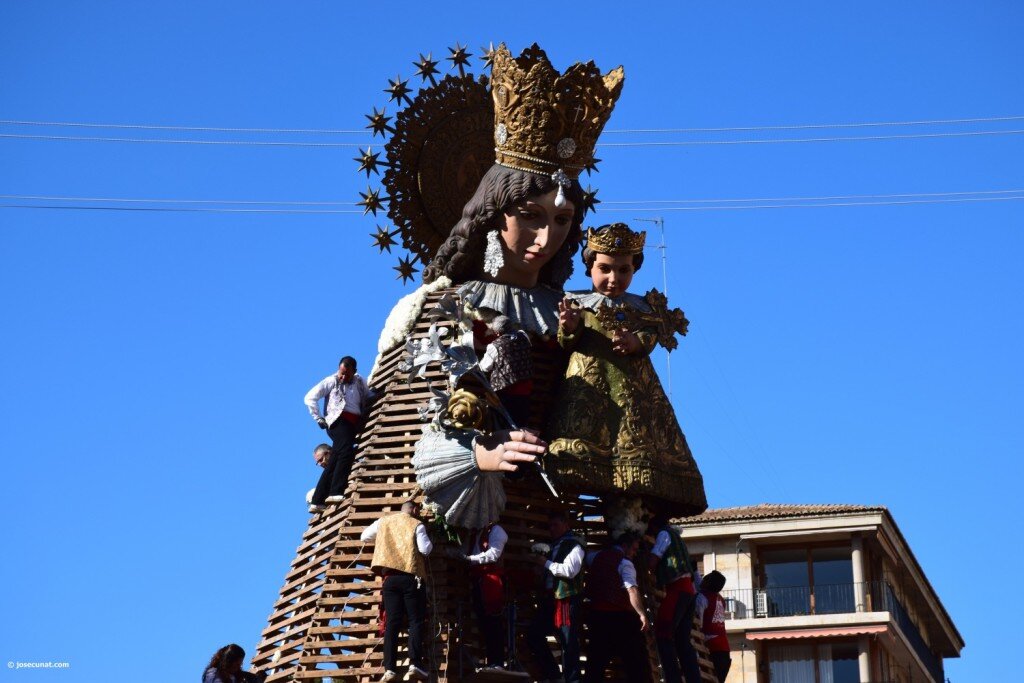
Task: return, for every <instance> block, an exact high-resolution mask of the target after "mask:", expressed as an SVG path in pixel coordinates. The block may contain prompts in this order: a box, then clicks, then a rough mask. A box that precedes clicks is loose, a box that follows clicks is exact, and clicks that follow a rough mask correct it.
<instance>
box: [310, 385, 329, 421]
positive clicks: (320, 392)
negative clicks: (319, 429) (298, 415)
mask: <svg viewBox="0 0 1024 683" xmlns="http://www.w3.org/2000/svg"><path fill="white" fill-rule="evenodd" d="M330 380H331V378H330V377H325V378H324V379H322V380H320V381H319V382H317V383H316V384H315V385H314V386H313V388H312V389H310V390H309V391H307V392H306V398H305V403H306V408H308V409H309V414H310V415H312V416H313V419H314V420H319V419H320V418H321V417H323V415H321V414H320V399H322V398H323V397H324V396H326V395H327V394H329V393H330V391H331V388H330Z"/></svg>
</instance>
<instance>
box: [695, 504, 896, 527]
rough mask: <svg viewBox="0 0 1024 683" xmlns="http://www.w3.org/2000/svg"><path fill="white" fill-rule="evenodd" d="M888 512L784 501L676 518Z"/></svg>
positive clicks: (875, 507) (697, 520)
mask: <svg viewBox="0 0 1024 683" xmlns="http://www.w3.org/2000/svg"><path fill="white" fill-rule="evenodd" d="M864 512H888V510H887V509H886V508H885V507H883V506H881V505H845V504H825V505H813V504H812V505H792V504H783V503H760V504H758V505H742V506H740V507H734V508H709V509H707V510H705V511H704V512H702V513H701V514H699V515H694V516H693V517H683V518H681V519H678V520H675V521H676V522H677V523H679V524H682V525H684V526H688V525H690V524H705V523H715V522H735V521H741V520H748V519H773V518H778V517H816V516H819V515H837V514H838V515H841V514H844V513H856V514H859V513H864Z"/></svg>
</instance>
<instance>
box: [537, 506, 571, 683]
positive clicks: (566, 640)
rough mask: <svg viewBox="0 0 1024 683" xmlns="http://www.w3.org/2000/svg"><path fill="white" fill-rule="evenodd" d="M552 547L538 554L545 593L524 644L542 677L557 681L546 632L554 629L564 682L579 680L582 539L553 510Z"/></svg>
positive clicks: (562, 515)
mask: <svg viewBox="0 0 1024 683" xmlns="http://www.w3.org/2000/svg"><path fill="white" fill-rule="evenodd" d="M548 530H549V531H550V532H551V539H552V543H551V548H550V550H549V551H548V553H547V556H546V557H545V556H538V557H537V562H538V563H542V564H543V565H544V593H543V594H542V595H541V596H540V599H539V600H538V602H537V611H536V613H535V614H534V617H533V621H532V622H531V623H530V627H529V629H528V630H527V632H526V644H527V646H528V647H529V648H530V653H531V654H532V655H533V657H534V661H536V662H537V664H538V666H539V667H540V668H541V673H542V678H541V679H540V680H541V681H542V682H543V681H559V680H561V678H560V677H559V671H558V663H557V662H555V657H554V655H552V654H551V650H550V649H548V643H547V637H548V634H550V633H554V634H555V638H556V639H557V640H558V644H559V645H560V646H561V648H562V673H563V674H564V679H565V683H580V623H579V608H580V602H581V600H582V598H583V561H584V559H585V555H584V552H583V542H582V540H581V539H580V538H578V537H577V536H574V535H573V533H572V527H571V523H570V521H569V516H568V515H567V514H566V513H564V512H553V513H551V514H550V515H549V516H548Z"/></svg>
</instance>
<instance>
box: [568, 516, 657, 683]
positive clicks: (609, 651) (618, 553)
mask: <svg viewBox="0 0 1024 683" xmlns="http://www.w3.org/2000/svg"><path fill="white" fill-rule="evenodd" d="M639 548H640V534H638V533H636V532H635V531H626V532H624V533H622V534H620V535H619V537H618V538H616V539H615V543H614V544H613V545H611V546H609V547H607V548H605V549H604V550H601V551H599V552H596V553H589V554H588V555H587V588H586V595H587V598H588V599H589V600H590V616H589V618H588V620H587V634H588V643H587V672H586V675H585V676H584V677H583V680H584V681H585V682H586V683H597V682H598V681H602V680H604V675H605V672H606V671H607V669H608V664H609V663H610V662H611V660H612V658H614V657H618V658H619V659H621V660H622V665H623V673H624V674H625V677H626V678H625V680H626V681H628V683H641V682H642V681H649V680H650V676H651V674H650V669H649V667H648V665H647V644H646V643H645V642H644V631H646V630H647V627H648V620H647V612H646V611H645V609H644V603H643V597H641V595H640V589H639V584H638V582H637V575H636V567H635V566H634V564H633V558H634V557H635V556H636V553H637V550H638V549H639Z"/></svg>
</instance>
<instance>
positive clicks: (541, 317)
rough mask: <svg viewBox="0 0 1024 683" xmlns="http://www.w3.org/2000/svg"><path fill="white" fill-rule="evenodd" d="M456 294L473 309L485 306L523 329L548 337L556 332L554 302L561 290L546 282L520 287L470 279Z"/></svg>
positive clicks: (555, 302) (560, 296)
mask: <svg viewBox="0 0 1024 683" xmlns="http://www.w3.org/2000/svg"><path fill="white" fill-rule="evenodd" d="M459 296H460V297H462V300H463V301H464V302H465V303H466V304H468V305H470V306H472V307H473V308H476V309H480V308H487V309H490V310H492V311H495V312H497V313H500V314H501V315H505V316H508V317H509V318H510V319H512V320H514V321H515V322H516V323H518V324H519V325H521V326H522V328H523V329H524V330H526V331H527V332H530V333H533V334H537V335H541V336H551V335H554V334H555V333H556V332H557V331H558V302H559V301H561V300H562V296H563V293H562V292H561V291H559V290H557V289H554V288H552V287H548V286H547V285H538V286H536V287H534V288H533V289H523V288H521V287H515V286H514V285H506V284H502V283H500V282H483V281H481V280H470V281H469V282H467V283H465V284H464V285H462V286H461V287H459Z"/></svg>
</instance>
